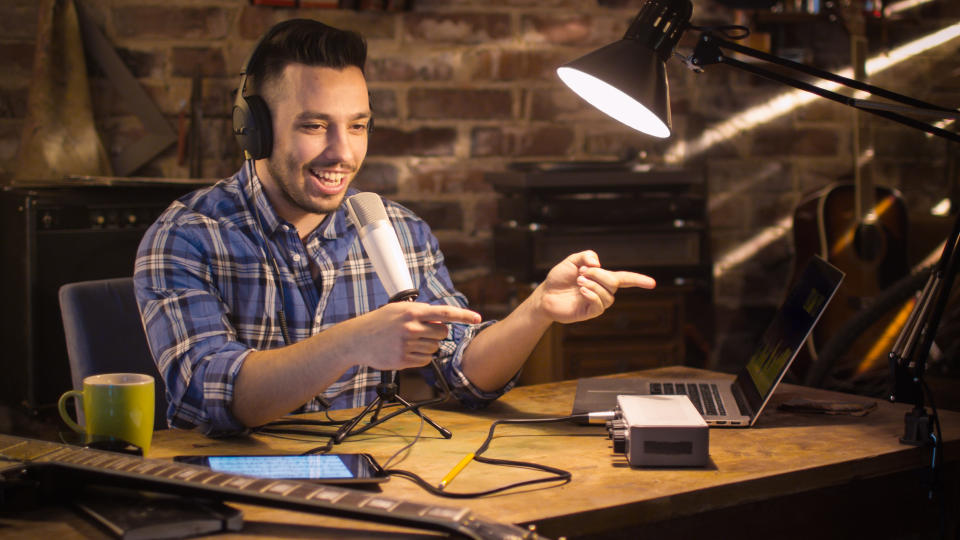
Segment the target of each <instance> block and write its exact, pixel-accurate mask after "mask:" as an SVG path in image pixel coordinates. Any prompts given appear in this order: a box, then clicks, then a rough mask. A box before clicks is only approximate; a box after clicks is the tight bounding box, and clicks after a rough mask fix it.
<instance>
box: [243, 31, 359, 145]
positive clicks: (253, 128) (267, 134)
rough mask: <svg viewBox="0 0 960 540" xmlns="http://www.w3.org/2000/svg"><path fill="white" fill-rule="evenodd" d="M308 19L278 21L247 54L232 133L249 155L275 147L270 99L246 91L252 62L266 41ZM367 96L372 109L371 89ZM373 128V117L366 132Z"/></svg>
mask: <svg viewBox="0 0 960 540" xmlns="http://www.w3.org/2000/svg"><path fill="white" fill-rule="evenodd" d="M307 20H309V19H293V20H289V21H283V22H280V23H277V24H275V25H274V26H273V27H272V28H270V30H268V31H267V33H266V34H264V35H263V37H261V38H260V40H259V41H257V44H256V45H255V46H254V47H253V51H251V52H250V56H249V57H247V61H246V62H244V64H243V69H242V70H241V71H240V86H239V88H237V95H236V96H235V97H234V100H233V135H234V136H235V137H236V138H237V143H239V144H240V149H241V150H243V153H244V157H245V158H246V159H254V160H256V159H264V158H267V157H270V153H271V152H272V151H273V123H272V122H273V121H272V119H271V117H270V108H269V107H267V102H266V101H265V100H264V99H263V97H261V96H259V95H256V94H253V95H250V96H245V95H243V93H244V91H245V90H246V87H247V73H248V72H249V71H250V66H253V65H255V62H257V61H259V59H260V58H259V56H260V54H261V52H260V48H261V47H262V46H263V44H264V43H265V42H267V41H269V40H270V39H271V38H273V37H274V36H275V35H277V34H278V33H279V32H280V31H281V30H284V29H286V28H287V27H288V26H290V25H291V24H293V23H298V22H304V21H307ZM310 22H315V21H310ZM367 99H368V100H370V110H371V111H373V101H372V97H371V96H370V93H369V91H368V92H367ZM372 131H373V117H371V118H370V121H369V123H368V124H367V132H368V133H370V132H372Z"/></svg>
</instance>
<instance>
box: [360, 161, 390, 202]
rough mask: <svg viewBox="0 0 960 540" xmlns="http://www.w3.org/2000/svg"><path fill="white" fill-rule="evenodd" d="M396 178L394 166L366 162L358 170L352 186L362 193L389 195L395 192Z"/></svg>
mask: <svg viewBox="0 0 960 540" xmlns="http://www.w3.org/2000/svg"><path fill="white" fill-rule="evenodd" d="M397 177H398V172H397V167H396V166H395V165H391V164H390V163H378V162H376V161H369V160H368V161H365V162H364V164H363V167H361V168H360V172H359V173H357V178H356V180H354V183H353V185H354V187H356V188H357V189H359V190H362V191H374V192H376V193H379V194H381V195H391V194H393V193H396V192H397Z"/></svg>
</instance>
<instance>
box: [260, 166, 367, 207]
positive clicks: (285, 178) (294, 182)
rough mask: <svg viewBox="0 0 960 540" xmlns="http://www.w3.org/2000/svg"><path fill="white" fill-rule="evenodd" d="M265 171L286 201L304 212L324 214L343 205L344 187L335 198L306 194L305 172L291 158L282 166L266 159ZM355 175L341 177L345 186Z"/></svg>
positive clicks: (345, 191) (353, 173)
mask: <svg viewBox="0 0 960 540" xmlns="http://www.w3.org/2000/svg"><path fill="white" fill-rule="evenodd" d="M267 171H268V172H269V173H270V176H271V178H273V179H274V181H275V183H276V185H277V187H278V188H279V189H280V193H281V194H282V196H283V198H284V199H285V200H286V201H287V203H289V204H291V205H293V206H295V207H297V208H299V209H300V210H303V211H304V212H309V213H312V214H320V215H326V214H329V213H331V212H335V211H337V210H338V209H339V208H340V206H341V205H343V199H344V197H345V196H346V193H347V190H346V189H344V190H343V191H341V192H340V193H339V194H337V195H336V196H335V198H332V197H324V198H321V199H316V198H312V197H310V196H309V195H307V193H306V185H305V182H304V174H306V173H304V171H303V169H302V168H301V166H300V164H299V163H297V162H296V161H294V160H292V159H288V160H285V161H284V162H283V166H280V164H278V163H276V162H274V161H273V160H267ZM355 175H356V171H354V172H352V173H350V177H349V178H344V179H343V182H347V183H348V186H347V187H349V183H350V182H352V181H353V178H354V176H355Z"/></svg>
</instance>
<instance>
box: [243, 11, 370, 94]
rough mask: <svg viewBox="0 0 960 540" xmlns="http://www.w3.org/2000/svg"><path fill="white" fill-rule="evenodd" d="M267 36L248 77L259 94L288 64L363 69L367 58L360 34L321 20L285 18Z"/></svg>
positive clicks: (258, 49)
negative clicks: (265, 84) (286, 19)
mask: <svg viewBox="0 0 960 540" xmlns="http://www.w3.org/2000/svg"><path fill="white" fill-rule="evenodd" d="M265 36H266V37H265V39H263V41H262V42H261V43H259V45H258V47H257V48H256V50H255V51H254V52H253V53H251V57H250V60H249V61H248V65H247V76H248V77H249V78H250V79H252V81H251V82H252V84H250V87H251V89H252V90H253V93H256V94H260V93H262V91H263V85H264V83H266V82H267V81H269V80H270V79H272V78H274V77H279V76H280V74H281V73H282V72H283V70H284V68H286V67H287V65H288V64H292V63H297V64H305V65H308V66H323V67H330V68H334V69H343V68H345V67H348V66H356V67H358V68H360V71H363V68H364V64H365V63H366V60H367V43H366V42H365V41H364V39H363V37H362V36H361V35H360V34H358V33H356V32H353V31H351V30H341V29H339V28H334V27H332V26H329V25H326V24H323V23H322V22H320V21H314V20H311V19H291V20H289V21H283V22H280V23H277V24H276V25H275V26H274V27H273V28H271V29H270V30H269V31H268V32H267V33H266V34H265Z"/></svg>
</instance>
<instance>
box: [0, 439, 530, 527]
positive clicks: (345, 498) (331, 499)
mask: <svg viewBox="0 0 960 540" xmlns="http://www.w3.org/2000/svg"><path fill="white" fill-rule="evenodd" d="M0 457H2V458H4V459H2V460H0V475H2V474H3V473H4V471H9V470H11V469H22V468H24V467H25V468H26V469H28V470H29V469H30V468H36V467H59V468H63V469H65V470H67V471H70V472H71V473H73V474H74V475H80V476H83V477H85V478H87V477H92V478H101V479H110V480H112V482H111V483H112V484H114V485H116V484H117V483H122V484H127V485H134V486H139V487H142V488H143V489H154V490H156V491H165V492H173V493H179V494H183V495H200V496H207V497H214V498H218V499H222V500H233V501H238V502H247V503H251V504H257V505H261V506H273V507H278V508H284V509H288V510H301V511H307V512H316V513H322V514H328V515H335V516H338V517H346V518H353V519H360V520H367V521H375V522H378V523H390V524H396V525H403V526H408V527H409V526H413V527H418V528H423V529H430V530H440V531H447V532H453V533H455V534H458V535H461V536H465V537H467V538H477V539H486V538H491V539H493V538H496V539H506V538H514V539H521V538H523V539H531V540H532V539H535V538H539V537H538V536H537V535H536V534H534V533H532V532H531V531H527V530H524V529H521V528H520V527H516V526H514V525H508V524H501V523H496V522H493V521H489V520H485V519H480V518H478V517H476V516H474V515H473V514H472V512H471V511H470V510H469V509H467V508H458V507H449V506H436V505H425V504H419V503H412V502H408V501H403V500H400V499H396V498H392V497H387V496H384V495H380V494H376V493H369V492H365V491H361V490H356V489H349V488H344V487H340V486H332V485H323V484H315V483H310V482H301V481H294V480H276V479H266V478H255V477H251V476H242V475H236V474H226V473H219V472H214V471H211V470H210V469H208V468H205V467H200V466H196V465H189V464H186V463H174V462H171V461H166V460H161V459H146V458H141V457H136V456H130V455H126V454H119V453H114V452H106V451H102V450H93V449H90V448H83V447H78V446H72V445H66V444H59V443H53V442H47V441H39V440H34V439H27V438H22V437H14V436H10V435H3V434H0Z"/></svg>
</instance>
